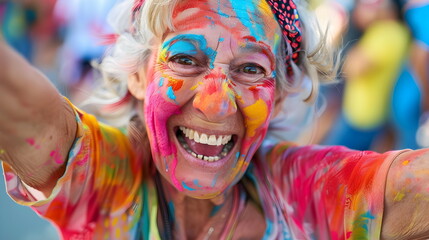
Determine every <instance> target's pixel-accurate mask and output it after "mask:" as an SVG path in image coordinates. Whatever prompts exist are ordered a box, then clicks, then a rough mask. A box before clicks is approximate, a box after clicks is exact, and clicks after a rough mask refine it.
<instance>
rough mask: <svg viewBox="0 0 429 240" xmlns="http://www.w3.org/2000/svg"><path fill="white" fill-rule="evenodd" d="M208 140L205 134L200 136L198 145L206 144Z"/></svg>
mask: <svg viewBox="0 0 429 240" xmlns="http://www.w3.org/2000/svg"><path fill="white" fill-rule="evenodd" d="M207 141H208V138H207V134H204V133H203V134H201V136H200V143H201V144H207Z"/></svg>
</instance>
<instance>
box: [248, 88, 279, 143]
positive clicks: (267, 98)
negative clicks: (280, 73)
mask: <svg viewBox="0 0 429 240" xmlns="http://www.w3.org/2000/svg"><path fill="white" fill-rule="evenodd" d="M274 97H275V83H274V80H266V81H265V82H264V83H262V84H259V85H257V86H252V87H249V88H247V89H245V90H244V91H243V94H242V96H241V99H240V100H241V101H240V102H241V104H240V105H241V106H240V108H241V111H242V113H243V116H244V122H245V126H246V136H247V138H253V137H256V136H257V135H260V133H261V131H263V132H265V131H266V129H267V128H268V123H269V119H270V115H271V112H272V108H273V103H274Z"/></svg>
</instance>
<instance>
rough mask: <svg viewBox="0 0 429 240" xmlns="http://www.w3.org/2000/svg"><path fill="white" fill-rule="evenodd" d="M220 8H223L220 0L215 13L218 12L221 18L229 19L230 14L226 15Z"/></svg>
mask: <svg viewBox="0 0 429 240" xmlns="http://www.w3.org/2000/svg"><path fill="white" fill-rule="evenodd" d="M220 6H221V3H220V0H217V11H215V12H217V13H218V14H219V15H220V16H221V17H226V18H229V15H228V14H226V13H224V12H222V11H221V10H220Z"/></svg>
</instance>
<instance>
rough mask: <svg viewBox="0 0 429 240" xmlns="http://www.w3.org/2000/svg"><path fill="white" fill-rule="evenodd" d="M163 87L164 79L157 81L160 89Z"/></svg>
mask: <svg viewBox="0 0 429 240" xmlns="http://www.w3.org/2000/svg"><path fill="white" fill-rule="evenodd" d="M162 85H164V78H161V79H159V86H160V87H162Z"/></svg>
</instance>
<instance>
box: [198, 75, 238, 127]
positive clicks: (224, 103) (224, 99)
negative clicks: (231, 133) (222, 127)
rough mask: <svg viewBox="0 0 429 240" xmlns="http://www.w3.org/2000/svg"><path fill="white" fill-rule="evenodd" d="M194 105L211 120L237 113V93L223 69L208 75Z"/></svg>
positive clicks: (217, 120) (199, 88) (215, 120)
mask: <svg viewBox="0 0 429 240" xmlns="http://www.w3.org/2000/svg"><path fill="white" fill-rule="evenodd" d="M193 106H194V108H196V109H198V110H199V111H200V112H201V113H203V114H204V116H205V117H206V118H207V120H209V121H211V122H219V121H222V120H224V119H226V118H227V117H229V116H231V115H233V114H235V113H236V112H237V104H236V102H235V93H234V91H233V89H232V86H231V85H230V83H229V81H228V78H227V76H226V75H225V74H224V73H222V72H221V71H218V72H213V73H210V74H209V75H207V76H206V77H205V78H204V80H203V83H202V84H201V85H200V86H199V87H198V92H197V93H196V95H195V98H194V101H193Z"/></svg>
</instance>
